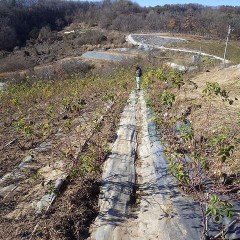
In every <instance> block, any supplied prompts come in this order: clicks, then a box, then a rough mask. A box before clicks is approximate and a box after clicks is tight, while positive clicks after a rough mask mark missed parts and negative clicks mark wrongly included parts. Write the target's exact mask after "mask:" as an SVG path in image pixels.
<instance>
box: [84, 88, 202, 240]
mask: <svg viewBox="0 0 240 240" xmlns="http://www.w3.org/2000/svg"><path fill="white" fill-rule="evenodd" d="M152 117H153V115H152V113H151V111H150V110H149V109H148V108H147V107H146V102H145V99H144V93H143V92H142V91H140V92H132V93H131V95H130V97H129V102H128V105H127V106H126V107H125V109H124V112H123V114H122V118H121V121H120V126H119V130H118V132H117V136H118V137H117V139H116V141H115V143H114V146H113V149H112V154H111V155H110V157H109V158H108V159H107V161H106V162H105V166H104V173H103V177H102V180H103V182H102V189H101V196H100V199H99V205H100V213H99V215H98V217H97V219H96V220H95V222H94V224H93V225H92V228H91V237H90V238H89V239H97V240H100V239H104V240H108V239H109V240H110V239H119V240H120V239H122V240H123V239H124V240H128V239H129V240H130V239H149V240H150V239H151V240H153V239H164V240H167V239H179V240H187V239H188V240H189V239H191V240H195V239H200V235H201V229H202V227H201V220H200V214H199V212H198V211H197V209H198V204H197V203H194V202H191V201H190V200H188V199H187V198H186V197H184V196H183V194H182V193H180V191H179V190H178V188H177V186H176V184H175V181H174V179H173V178H172V177H171V176H170V175H169V174H168V173H167V161H166V159H165V156H164V147H163V146H162V145H161V143H160V141H159V136H157V131H156V126H155V123H154V122H153V121H152V120H151V119H152Z"/></svg>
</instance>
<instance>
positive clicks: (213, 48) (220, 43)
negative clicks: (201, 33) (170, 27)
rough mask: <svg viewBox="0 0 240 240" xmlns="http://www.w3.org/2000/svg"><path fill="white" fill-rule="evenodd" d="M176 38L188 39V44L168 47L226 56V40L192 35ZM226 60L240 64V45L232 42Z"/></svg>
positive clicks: (229, 44) (176, 44)
mask: <svg viewBox="0 0 240 240" xmlns="http://www.w3.org/2000/svg"><path fill="white" fill-rule="evenodd" d="M174 37H182V38H186V39H187V41H186V42H177V43H172V44H169V45H168V46H166V47H176V48H184V49H189V50H195V51H202V52H205V53H208V54H212V55H216V56H219V57H222V58H223V56H224V49H225V40H209V39H205V38H203V37H197V36H191V35H174ZM226 59H228V60H230V61H231V62H233V63H240V43H239V41H235V40H231V39H230V41H229V43H228V48H227V55H226Z"/></svg>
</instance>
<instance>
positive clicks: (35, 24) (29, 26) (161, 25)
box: [0, 0, 240, 50]
mask: <svg viewBox="0 0 240 240" xmlns="http://www.w3.org/2000/svg"><path fill="white" fill-rule="evenodd" d="M71 22H84V23H86V24H89V25H90V26H99V27H101V28H104V29H109V30H118V31H124V32H134V31H164V32H165V31H170V32H179V33H189V34H198V35H201V36H205V37H208V38H225V37H226V34H227V29H228V25H231V27H232V28H233V29H234V31H233V32H232V34H231V37H232V38H234V39H238V38H239V37H240V7H231V6H220V7H217V8H216V7H215V8H214V7H206V6H202V5H198V4H187V5H180V4H178V5H164V6H156V7H149V8H146V7H144V8H143V7H140V6H139V5H138V4H136V3H133V2H131V1H128V0H118V1H111V0H105V1H103V2H91V3H89V2H77V1H65V0H62V1H59V0H2V1H0V50H12V49H13V48H14V47H15V46H23V45H24V44H25V42H26V40H27V39H31V38H37V37H38V34H39V32H40V30H41V28H43V27H46V26H48V27H50V28H51V30H61V29H62V28H63V27H64V26H66V25H68V24H70V23H71Z"/></svg>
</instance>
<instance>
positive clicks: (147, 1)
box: [134, 0, 240, 6]
mask: <svg viewBox="0 0 240 240" xmlns="http://www.w3.org/2000/svg"><path fill="white" fill-rule="evenodd" d="M134 2H137V3H138V4H139V5H141V6H156V5H160V6H161V5H165V4H187V3H198V4H202V5H207V6H219V5H230V6H240V0H211V1H210V0H190V1H186V0H135V1H134Z"/></svg>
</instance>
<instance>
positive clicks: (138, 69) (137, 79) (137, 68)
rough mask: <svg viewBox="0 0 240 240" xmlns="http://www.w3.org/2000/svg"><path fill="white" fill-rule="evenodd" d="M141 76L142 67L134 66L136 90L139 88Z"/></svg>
mask: <svg viewBox="0 0 240 240" xmlns="http://www.w3.org/2000/svg"><path fill="white" fill-rule="evenodd" d="M141 77H142V69H141V68H140V67H139V66H137V67H136V81H137V90H140V84H141Z"/></svg>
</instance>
